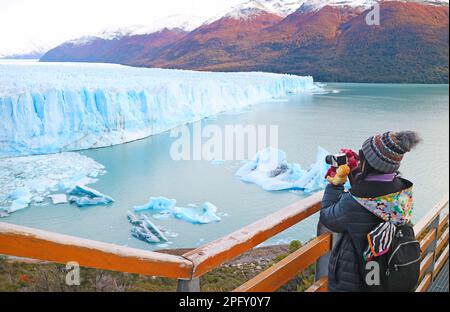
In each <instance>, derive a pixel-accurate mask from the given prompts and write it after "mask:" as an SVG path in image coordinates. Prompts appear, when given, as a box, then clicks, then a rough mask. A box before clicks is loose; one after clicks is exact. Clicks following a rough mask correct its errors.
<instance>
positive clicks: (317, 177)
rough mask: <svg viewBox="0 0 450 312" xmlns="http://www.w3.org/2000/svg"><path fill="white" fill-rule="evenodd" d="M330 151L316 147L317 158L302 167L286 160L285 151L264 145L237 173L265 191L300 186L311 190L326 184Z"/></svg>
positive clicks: (291, 188) (299, 187)
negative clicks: (327, 161) (311, 163)
mask: <svg viewBox="0 0 450 312" xmlns="http://www.w3.org/2000/svg"><path fill="white" fill-rule="evenodd" d="M328 154H329V153H328V152H327V151H326V150H325V149H323V148H321V147H319V148H318V152H317V157H316V162H315V163H314V164H313V165H312V166H311V167H310V168H309V169H308V170H304V169H302V168H301V166H300V165H299V164H290V163H288V162H287V161H286V153H285V152H283V151H281V150H278V149H274V148H267V149H265V150H262V151H260V152H259V153H257V154H256V156H255V158H254V160H253V161H249V162H247V163H245V164H244V165H243V166H242V167H241V168H240V169H239V170H238V171H237V173H236V175H237V176H238V177H239V178H240V179H241V180H242V181H244V182H248V183H254V184H257V185H259V186H260V187H262V188H263V189H264V190H266V191H284V190H302V191H304V192H307V193H310V192H315V191H317V190H320V189H322V188H324V187H325V186H326V185H327V181H326V179H325V175H326V173H327V171H328V169H329V165H327V164H326V162H325V157H326V155H328Z"/></svg>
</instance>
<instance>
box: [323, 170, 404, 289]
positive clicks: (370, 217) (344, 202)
mask: <svg viewBox="0 0 450 312" xmlns="http://www.w3.org/2000/svg"><path fill="white" fill-rule="evenodd" d="M411 187H412V183H411V182H409V181H407V180H404V179H401V178H395V179H394V181H392V182H366V181H364V182H361V183H360V184H358V185H357V186H354V187H353V188H352V189H351V190H350V192H346V191H345V190H344V186H334V185H328V186H327V188H326V190H325V195H324V197H323V200H322V209H321V212H320V222H321V223H322V224H323V225H324V226H326V227H327V228H328V229H329V230H331V231H332V232H335V233H341V235H340V239H339V241H338V242H337V243H336V244H335V246H334V248H333V251H332V253H331V257H330V263H329V268H328V270H329V271H328V279H329V291H330V292H363V291H365V283H364V279H363V277H362V274H361V273H360V272H361V270H362V268H361V265H362V264H361V263H363V262H362V261H361V259H362V255H363V253H364V250H365V249H366V248H367V246H368V243H367V234H368V233H369V232H371V231H372V230H373V229H374V228H375V227H376V226H378V225H379V224H380V222H382V221H383V220H381V219H380V218H379V217H377V216H376V215H375V214H373V213H371V212H370V211H369V210H367V209H366V208H365V207H363V206H362V205H361V204H360V203H358V201H357V200H356V199H355V197H364V198H375V197H378V196H383V195H387V194H391V193H394V192H399V191H402V190H405V189H408V188H411Z"/></svg>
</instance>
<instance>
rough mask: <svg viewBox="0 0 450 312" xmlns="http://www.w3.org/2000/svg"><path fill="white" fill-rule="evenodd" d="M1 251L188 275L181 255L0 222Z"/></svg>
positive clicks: (187, 264) (140, 271) (134, 270)
mask: <svg viewBox="0 0 450 312" xmlns="http://www.w3.org/2000/svg"><path fill="white" fill-rule="evenodd" d="M0 254H4V255H11V256H16V257H24V258H31V259H39V260H47V261H52V262H56V263H63V264H66V263H68V262H71V261H75V262H77V263H78V264H80V266H86V267H91V268H96V269H103V270H110V271H119V272H127V273H135V274H143V275H149V276H160V277H168V278H190V277H191V272H192V263H191V262H190V261H188V260H186V259H184V258H182V257H178V256H173V255H166V254H161V253H156V252H150V251H145V250H139V249H132V248H128V247H122V246H117V245H112V244H106V243H101V242H96V241H91V240H87V239H82V238H77V237H72V236H67V235H62V234H56V233H50V232H46V231H42V230H37V229H31V228H26V227H22V226H17V225H12V224H7V223H0Z"/></svg>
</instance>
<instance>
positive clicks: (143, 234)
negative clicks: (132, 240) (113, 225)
mask: <svg viewBox="0 0 450 312" xmlns="http://www.w3.org/2000/svg"><path fill="white" fill-rule="evenodd" d="M131 235H133V236H134V237H136V238H137V239H140V240H142V241H144V242H147V243H150V244H158V243H160V242H161V241H160V240H159V238H158V237H156V236H155V235H153V233H151V232H150V231H147V230H146V229H144V228H142V227H137V226H133V227H132V228H131Z"/></svg>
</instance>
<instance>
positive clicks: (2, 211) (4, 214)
mask: <svg viewBox="0 0 450 312" xmlns="http://www.w3.org/2000/svg"><path fill="white" fill-rule="evenodd" d="M7 217H9V213H8V212H6V208H1V207H0V218H7Z"/></svg>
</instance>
